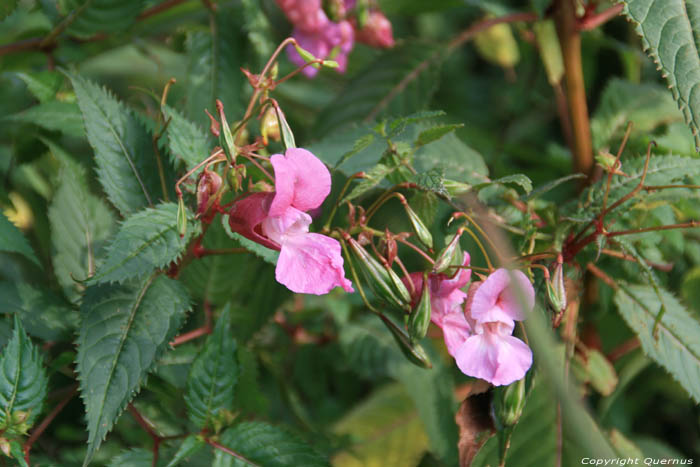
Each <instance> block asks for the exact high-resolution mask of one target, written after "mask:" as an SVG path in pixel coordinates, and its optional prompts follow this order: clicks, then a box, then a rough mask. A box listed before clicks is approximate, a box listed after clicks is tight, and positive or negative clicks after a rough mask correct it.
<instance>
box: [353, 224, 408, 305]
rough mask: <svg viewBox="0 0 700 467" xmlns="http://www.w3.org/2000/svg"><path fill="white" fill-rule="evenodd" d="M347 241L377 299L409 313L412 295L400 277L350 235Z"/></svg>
mask: <svg viewBox="0 0 700 467" xmlns="http://www.w3.org/2000/svg"><path fill="white" fill-rule="evenodd" d="M345 240H346V241H347V242H348V245H350V251H352V253H353V255H354V256H355V259H356V260H357V263H358V266H359V269H360V271H362V274H363V275H364V277H365V280H366V281H367V284H368V285H369V287H370V289H372V292H374V294H375V295H376V296H377V298H379V299H380V300H382V301H383V302H385V303H386V304H388V305H389V306H391V307H394V308H398V309H400V310H404V311H409V310H410V303H411V295H410V294H409V293H408V290H407V289H406V286H405V285H403V282H401V279H400V278H399V276H398V275H396V273H395V272H394V271H392V270H391V269H387V268H385V267H384V266H382V264H381V263H379V261H377V260H376V259H374V258H373V257H372V255H370V254H369V253H368V252H367V250H365V249H364V247H363V246H362V245H360V244H359V243H358V242H357V240H355V239H354V238H352V237H350V236H349V235H348V236H347V237H346V238H345Z"/></svg>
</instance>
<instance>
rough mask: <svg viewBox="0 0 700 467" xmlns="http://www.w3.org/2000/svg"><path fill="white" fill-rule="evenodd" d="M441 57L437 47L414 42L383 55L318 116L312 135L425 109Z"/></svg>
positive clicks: (361, 72)
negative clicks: (382, 117) (350, 124)
mask: <svg viewBox="0 0 700 467" xmlns="http://www.w3.org/2000/svg"><path fill="white" fill-rule="evenodd" d="M441 57H442V49H441V48H439V47H436V46H435V45H428V44H424V43H417V42H409V43H406V44H403V45H399V46H397V47H395V48H393V49H391V50H388V51H386V52H384V53H383V54H382V55H380V56H379V57H377V59H376V61H375V62H373V63H371V64H370V65H368V66H367V68H365V69H364V70H362V71H360V72H358V73H357V74H356V75H355V76H356V77H355V78H354V79H352V80H351V81H350V82H349V83H348V85H347V86H346V87H345V89H344V90H343V91H342V92H341V93H340V94H339V95H338V97H337V98H336V99H335V100H333V102H331V103H330V104H328V106H327V107H326V108H325V109H324V110H323V111H322V112H321V113H320V114H319V116H318V119H317V120H316V133H318V134H326V133H329V132H331V131H332V130H334V129H337V128H340V127H342V126H345V125H347V124H349V123H353V122H360V121H365V122H369V121H372V120H375V119H377V118H378V117H380V116H383V115H387V114H393V115H403V114H407V113H410V112H415V111H418V110H423V109H425V107H427V105H428V102H429V101H430V98H431V96H432V94H433V92H434V91H435V89H436V87H437V81H438V79H437V78H438V71H439V68H440V60H441Z"/></svg>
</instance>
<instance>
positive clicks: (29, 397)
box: [0, 315, 48, 434]
mask: <svg viewBox="0 0 700 467" xmlns="http://www.w3.org/2000/svg"><path fill="white" fill-rule="evenodd" d="M42 360H43V359H42V357H41V355H40V354H39V349H38V348H37V347H36V346H35V345H34V344H32V341H31V340H30V339H29V337H28V336H27V334H26V333H25V332H24V329H23V328H22V323H21V322H20V320H19V316H17V315H15V329H14V332H13V333H12V339H10V342H8V343H7V346H5V348H4V349H3V350H2V355H1V356H0V370H1V371H0V407H2V410H0V427H2V428H3V430H7V432H8V434H24V433H25V432H26V430H27V429H28V428H30V427H31V426H32V425H33V424H34V421H35V420H36V419H37V417H38V416H39V414H40V413H41V408H42V406H43V404H44V399H45V398H46V389H47V385H48V378H47V376H46V371H45V370H44V366H43V362H42ZM22 412H24V413H26V414H25V415H26V417H23V416H22V415H21V414H22ZM18 416H19V417H20V418H24V420H23V421H22V420H20V421H18V420H17V417H18Z"/></svg>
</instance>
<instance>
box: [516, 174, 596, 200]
mask: <svg viewBox="0 0 700 467" xmlns="http://www.w3.org/2000/svg"><path fill="white" fill-rule="evenodd" d="M580 178H586V176H585V175H584V174H571V175H567V176H565V177H561V178H557V179H556V180H552V181H551V182H548V183H545V184H544V185H542V186H538V187H537V188H535V189H534V190H532V191H531V192H530V193H528V194H527V195H526V196H525V200H531V199H535V198H537V197H539V196H542V195H543V194H545V193H547V192H548V191H550V190H553V189H554V188H556V187H558V186H559V185H561V184H562V183H566V182H568V181H570V180H576V179H580Z"/></svg>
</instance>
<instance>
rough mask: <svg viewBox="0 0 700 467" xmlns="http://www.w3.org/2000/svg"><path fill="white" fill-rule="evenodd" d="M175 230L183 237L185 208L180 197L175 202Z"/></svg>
mask: <svg viewBox="0 0 700 467" xmlns="http://www.w3.org/2000/svg"><path fill="white" fill-rule="evenodd" d="M177 231H178V232H179V233H180V238H184V237H185V234H186V233H187V208H185V201H184V200H183V199H182V197H180V199H178V202H177Z"/></svg>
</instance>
